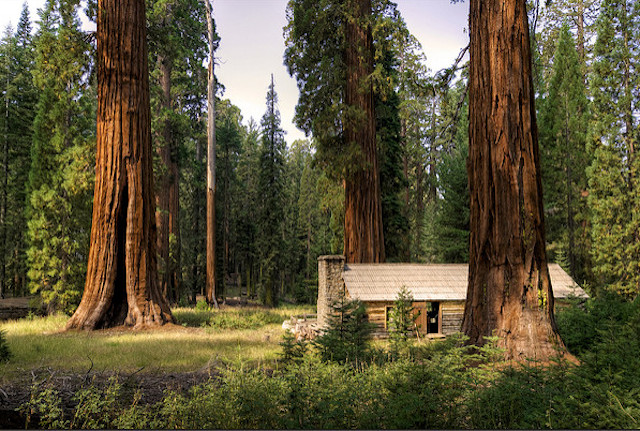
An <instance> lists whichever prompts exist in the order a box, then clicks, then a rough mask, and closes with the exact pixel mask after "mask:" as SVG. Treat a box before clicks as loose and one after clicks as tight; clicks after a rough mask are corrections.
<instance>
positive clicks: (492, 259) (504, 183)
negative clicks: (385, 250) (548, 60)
mask: <svg viewBox="0 0 640 431" xmlns="http://www.w3.org/2000/svg"><path fill="white" fill-rule="evenodd" d="M469 28H470V37H471V45H470V48H471V51H470V53H471V60H470V77H469V159H468V165H467V168H468V173H469V188H470V199H471V201H470V209H471V214H470V228H471V238H470V251H469V253H470V263H469V287H468V292H467V300H466V304H465V314H464V319H463V324H462V330H463V332H464V333H465V334H466V335H467V336H468V337H469V342H470V343H473V344H476V345H482V344H483V343H484V342H485V341H486V337H487V336H490V335H492V334H495V335H497V336H498V337H499V346H500V347H503V348H505V349H506V353H505V354H506V357H507V359H509V360H514V361H523V360H525V359H527V358H534V359H537V360H542V361H544V360H546V359H548V358H550V357H553V356H556V355H558V353H563V352H564V351H565V350H564V345H563V343H562V341H561V340H560V338H559V336H558V334H557V330H556V323H555V320H554V315H553V305H554V302H553V292H552V288H551V282H550V279H549V270H548V268H547V258H546V251H545V231H544V216H543V207H542V185H541V177H540V168H539V158H538V157H539V156H538V136H537V125H536V116H535V107H534V92H533V83H532V73H531V53H530V48H529V35H528V25H527V12H526V8H525V0H471V4H470V15H469Z"/></svg>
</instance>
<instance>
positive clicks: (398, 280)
mask: <svg viewBox="0 0 640 431" xmlns="http://www.w3.org/2000/svg"><path fill="white" fill-rule="evenodd" d="M549 275H550V276H551V286H552V288H553V296H554V298H556V299H562V298H567V297H569V296H571V295H574V296H577V297H580V298H587V297H588V295H587V294H586V292H585V291H584V290H582V288H581V287H580V286H578V284H576V282H575V281H573V279H572V278H571V277H570V276H569V274H567V273H566V272H565V271H564V270H563V269H562V268H561V267H560V265H558V264H549ZM468 276H469V265H467V264H411V263H349V264H346V265H345V267H344V273H343V278H344V282H345V287H346V289H347V291H348V292H349V296H351V297H352V298H354V299H359V300H361V301H393V300H394V299H396V296H397V293H398V291H399V290H400V289H401V288H402V286H406V288H407V289H408V290H409V291H411V293H412V294H413V298H414V300H416V301H464V300H465V298H466V296H467V283H468Z"/></svg>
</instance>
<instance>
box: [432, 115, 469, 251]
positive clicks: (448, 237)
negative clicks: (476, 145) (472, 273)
mask: <svg viewBox="0 0 640 431" xmlns="http://www.w3.org/2000/svg"><path fill="white" fill-rule="evenodd" d="M467 113H468V108H467V104H466V103H465V106H464V107H463V109H462V110H461V113H460V117H459V120H458V122H459V124H458V127H457V133H456V138H455V148H454V149H453V150H452V151H451V153H447V154H445V155H443V156H442V159H441V161H440V163H439V166H438V173H439V176H438V190H439V192H440V194H441V195H442V198H441V199H440V200H439V201H438V207H437V210H436V216H435V223H434V226H435V227H434V229H433V230H434V232H433V234H432V235H431V238H432V248H433V253H434V255H435V256H436V259H437V260H438V261H440V262H444V263H467V262H469V180H468V175H467V157H468V156H469V132H468V131H469V127H468V124H469V121H468V114H467Z"/></svg>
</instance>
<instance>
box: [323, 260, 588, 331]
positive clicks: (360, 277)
mask: <svg viewBox="0 0 640 431" xmlns="http://www.w3.org/2000/svg"><path fill="white" fill-rule="evenodd" d="M549 275H550V277H551V285H552V288H553V296H554V298H555V300H556V305H561V304H562V303H563V302H565V303H566V301H567V300H568V299H569V298H570V297H576V298H583V299H586V298H588V295H587V293H586V292H585V291H584V290H583V289H582V288H581V287H580V286H578V284H577V283H576V282H575V281H574V280H573V279H572V278H571V277H570V276H569V274H567V273H566V272H565V271H564V270H563V269H562V268H561V267H560V265H558V264H549ZM468 276H469V265H467V264H419V263H366V264H365V263H359V264H353V263H350V264H346V263H345V258H344V256H339V255H337V256H336V255H332V256H320V257H319V258H318V326H319V327H323V326H324V325H326V324H327V318H328V316H329V314H330V313H331V304H332V303H333V302H334V301H336V300H337V299H338V298H339V297H340V295H343V294H344V295H345V296H346V297H347V298H350V299H358V300H360V301H362V302H363V303H364V305H365V308H366V312H367V317H368V319H369V321H370V322H371V323H373V324H375V330H374V336H379V337H384V336H386V335H387V328H388V324H389V316H390V311H391V309H392V308H393V305H394V301H395V299H396V298H397V295H398V292H399V291H400V289H402V287H403V286H404V287H406V288H407V290H409V292H411V294H412V295H413V308H414V310H415V311H416V313H417V314H418V317H417V319H416V330H417V333H418V335H419V336H421V337H429V338H437V337H444V336H446V335H448V334H452V333H455V332H459V331H460V328H461V325H462V316H463V313H464V302H465V299H466V295H467V282H468Z"/></svg>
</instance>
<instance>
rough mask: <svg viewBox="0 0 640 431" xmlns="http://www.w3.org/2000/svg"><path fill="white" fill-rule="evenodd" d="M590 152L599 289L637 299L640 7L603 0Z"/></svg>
mask: <svg viewBox="0 0 640 431" xmlns="http://www.w3.org/2000/svg"><path fill="white" fill-rule="evenodd" d="M597 32H598V37H597V39H596V43H595V46H594V56H595V58H594V63H593V74H592V76H591V81H590V86H591V91H592V96H593V102H592V104H591V105H592V112H593V116H592V121H591V125H590V131H589V134H590V139H589V149H590V150H591V151H590V152H592V153H593V154H594V156H593V162H592V164H591V166H590V167H589V172H588V176H589V197H588V205H589V209H590V211H591V226H592V229H591V240H592V249H591V254H592V258H593V272H594V275H595V276H596V279H597V281H598V282H599V284H600V283H601V284H606V285H608V288H609V289H611V290H614V291H617V292H619V293H622V294H624V295H627V296H628V297H630V298H634V297H636V296H637V295H638V293H640V250H638V243H639V239H640V218H639V217H638V216H637V215H636V214H637V211H630V208H638V206H640V157H638V152H637V151H636V150H637V148H638V142H640V129H639V127H640V121H638V119H639V118H640V74H639V73H638V71H640V43H639V41H640V37H639V36H640V3H638V2H637V1H629V0H605V1H603V2H602V6H601V13H600V16H599V17H598V21H597Z"/></svg>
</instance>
